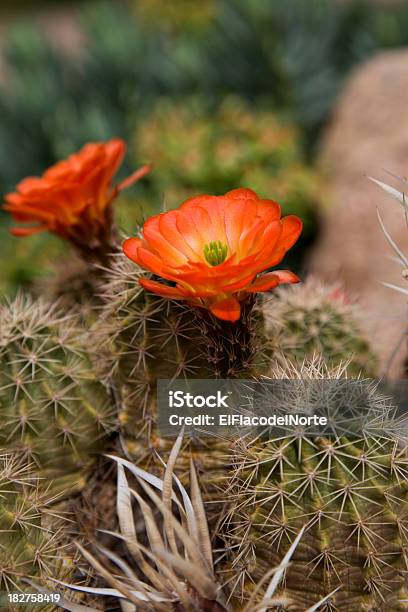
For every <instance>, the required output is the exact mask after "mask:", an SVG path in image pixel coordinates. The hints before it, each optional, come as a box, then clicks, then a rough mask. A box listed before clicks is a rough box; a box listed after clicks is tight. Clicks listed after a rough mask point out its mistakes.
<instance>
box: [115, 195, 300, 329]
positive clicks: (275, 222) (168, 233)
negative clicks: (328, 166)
mask: <svg viewBox="0 0 408 612" xmlns="http://www.w3.org/2000/svg"><path fill="white" fill-rule="evenodd" d="M301 230H302V222H301V220H300V219H299V218H298V217H295V216H287V217H283V218H281V210H280V206H279V204H277V203H276V202H274V201H273V200H262V199H260V198H259V197H258V196H257V195H256V193H254V192H253V191H252V190H251V189H235V190H234V191H229V192H228V193H227V194H225V195H224V196H209V195H202V196H198V197H195V198H190V199H189V200H187V201H186V202H184V204H182V205H181V206H180V208H178V209H177V210H171V211H169V212H166V213H162V214H160V215H157V216H155V217H151V218H150V219H148V221H146V223H145V224H144V226H143V231H142V237H141V238H129V239H128V240H126V241H125V243H124V245H123V250H124V252H125V254H126V255H127V257H129V258H130V259H132V260H133V261H134V262H136V263H138V264H139V265H140V266H142V267H144V268H147V269H148V270H150V271H151V272H153V274H155V275H157V276H160V277H162V278H163V279H166V280H168V281H170V282H171V283H173V284H175V285H167V284H163V283H161V282H158V281H156V280H150V279H142V280H140V284H141V285H142V286H143V287H144V288H145V289H147V290H149V291H151V292H153V293H156V294H157V295H160V296H162V297H166V298H171V299H174V300H187V301H188V302H190V303H192V304H194V305H197V306H201V307H204V308H207V309H209V310H210V311H211V312H212V313H213V314H214V315H215V316H216V317H218V318H219V319H224V320H226V321H237V320H238V319H239V317H240V302H242V301H243V300H245V299H246V298H247V297H248V295H249V294H253V293H257V292H261V291H268V290H270V289H272V288H273V287H276V286H277V285H279V284H281V283H296V282H298V281H299V279H298V277H297V276H296V275H295V274H293V272H289V271H288V270H275V271H273V272H267V273H265V274H260V273H261V272H264V271H265V270H267V269H268V268H271V267H272V266H276V265H277V264H278V263H279V262H280V261H281V260H282V258H283V257H284V255H285V253H286V251H288V249H290V248H291V247H292V246H293V244H294V243H295V242H296V240H297V239H298V237H299V235H300V233H301Z"/></svg>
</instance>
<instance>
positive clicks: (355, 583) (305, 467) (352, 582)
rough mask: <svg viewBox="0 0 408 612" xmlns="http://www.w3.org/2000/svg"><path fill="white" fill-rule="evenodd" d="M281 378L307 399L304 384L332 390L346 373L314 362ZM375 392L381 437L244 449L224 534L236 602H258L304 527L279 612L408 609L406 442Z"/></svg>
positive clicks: (265, 442) (371, 404) (371, 407)
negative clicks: (261, 585)
mask: <svg viewBox="0 0 408 612" xmlns="http://www.w3.org/2000/svg"><path fill="white" fill-rule="evenodd" d="M275 375H276V376H277V377H278V378H285V377H287V378H301V379H302V385H301V386H300V387H299V389H302V388H303V389H304V386H303V383H304V379H307V378H310V379H311V380H316V379H319V378H320V379H322V380H323V383H324V384H326V383H327V380H325V379H327V378H333V379H334V380H336V379H340V378H341V377H342V376H343V375H344V371H342V370H341V368H337V369H336V370H334V371H329V370H328V369H327V368H326V367H325V366H324V365H323V364H322V363H321V362H318V361H314V362H312V363H311V364H309V365H305V364H304V365H303V367H302V368H300V369H296V367H292V368H291V369H289V370H286V371H284V370H281V369H278V370H276V372H275ZM333 382H334V381H333ZM343 382H344V381H343ZM346 382H347V381H346ZM339 383H340V381H339ZM367 389H368V391H367V396H366V406H365V410H366V417H367V419H368V420H367V421H366V422H367V423H368V424H370V423H377V429H376V430H375V431H370V427H369V426H368V427H367V429H365V430H363V433H360V435H358V436H357V435H354V436H352V437H350V436H349V437H348V436H347V434H346V432H345V431H344V429H346V428H344V427H342V426H341V425H338V426H337V430H336V429H335V430H334V433H333V435H332V436H320V437H319V436H314V437H308V436H306V435H304V434H302V433H299V432H295V431H294V432H293V435H292V434H290V433H289V434H288V435H287V436H286V437H285V436H283V437H280V438H275V439H274V438H272V439H270V438H265V439H262V438H258V439H256V440H254V441H252V442H251V441H249V440H248V439H245V438H241V439H239V440H238V441H237V447H236V449H235V453H234V454H235V458H234V460H233V464H234V472H233V475H232V476H231V478H230V479H229V481H228V483H229V484H228V487H227V489H226V494H227V495H228V497H229V498H232V499H233V500H234V502H233V504H232V508H231V509H230V511H229V514H228V516H226V518H225V521H224V523H223V527H222V529H221V532H222V533H223V535H224V538H225V540H226V542H227V545H228V547H229V548H230V550H231V551H232V553H233V554H232V555H231V565H230V567H229V569H230V570H231V569H232V571H233V574H234V579H233V582H232V584H233V585H234V586H233V589H232V590H233V595H234V597H236V598H237V600H239V601H242V600H243V599H245V598H246V597H248V596H249V595H250V593H251V590H252V585H253V582H254V581H255V582H256V581H257V580H258V579H259V577H260V576H262V574H263V573H264V572H265V570H266V569H267V568H269V567H271V565H274V564H277V563H279V561H280V560H281V559H282V558H283V556H284V554H285V552H286V551H287V550H288V548H289V546H290V544H291V542H293V540H294V538H295V537H296V534H297V533H298V531H299V529H300V528H301V527H303V526H305V533H304V535H303V537H302V540H301V542H300V544H299V546H298V548H297V550H296V552H295V553H294V555H293V558H292V563H291V566H290V567H289V568H288V570H287V572H286V578H285V583H284V584H283V585H282V587H281V595H282V598H283V600H285V601H286V602H287V603H286V604H285V605H284V606H282V607H281V608H279V609H280V610H288V611H289V610H290V611H294V612H304V610H306V609H308V608H309V607H310V606H313V605H315V604H316V602H318V601H320V600H322V599H325V600H326V609H327V610H347V611H348V612H360V611H371V612H374V611H376V612H386V611H388V610H393V611H395V612H396V611H398V610H404V609H406V603H404V601H405V600H407V599H408V580H407V570H408V563H407V555H406V551H407V544H408V504H407V492H408V480H407V476H408V452H407V442H406V440H403V439H398V438H397V435H396V433H395V423H394V429H393V427H392V423H393V422H392V418H391V417H392V414H391V413H392V406H391V405H390V401H389V400H387V399H386V398H384V397H382V396H381V395H379V394H378V392H377V391H376V390H375V389H374V388H372V387H370V386H368V387H367ZM338 390H339V389H336V392H338ZM302 393H303V395H302ZM302 397H303V402H304V390H303V392H300V396H299V399H302ZM321 399H322V397H320V399H319V398H317V404H316V405H318V402H319V401H320V400H321ZM339 420H340V419H338V421H339ZM387 421H389V423H390V424H391V426H390V429H389V430H388V432H387V427H386V423H387ZM378 425H380V427H379V428H378ZM335 427H336V424H335ZM319 609H320V608H319Z"/></svg>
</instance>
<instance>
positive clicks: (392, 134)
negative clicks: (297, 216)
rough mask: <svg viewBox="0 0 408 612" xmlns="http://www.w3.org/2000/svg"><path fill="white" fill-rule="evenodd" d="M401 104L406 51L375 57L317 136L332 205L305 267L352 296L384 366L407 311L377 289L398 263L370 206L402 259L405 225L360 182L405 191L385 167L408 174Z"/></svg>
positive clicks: (395, 209) (397, 297)
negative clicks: (337, 282) (380, 182)
mask: <svg viewBox="0 0 408 612" xmlns="http://www.w3.org/2000/svg"><path fill="white" fill-rule="evenodd" d="M407 100H408V52H407V51H402V50H401V51H399V50H398V51H392V52H382V53H380V54H378V55H376V56H375V57H374V59H372V60H370V61H368V62H367V63H366V64H364V65H362V66H361V67H360V68H359V69H357V70H356V71H355V73H354V74H353V75H352V77H351V79H350V81H349V83H348V84H347V85H346V87H345V90H344V92H343V95H342V96H341V98H340V100H339V102H338V104H337V108H336V109H335V112H334V114H333V120H332V123H331V125H330V126H329V128H328V130H327V133H326V135H325V137H324V139H323V146H322V150H321V164H322V166H323V168H324V170H325V171H326V173H327V175H328V177H329V183H330V185H331V193H332V201H331V202H330V203H329V205H328V207H327V209H326V211H325V212H324V213H323V223H322V232H321V237H320V239H319V241H318V244H317V246H316V248H315V250H314V251H313V253H312V255H311V259H310V262H309V269H310V270H311V271H312V272H313V273H315V274H317V275H318V276H320V278H322V279H324V280H333V279H336V280H341V281H343V282H344V285H345V288H346V289H347V290H349V291H350V292H351V293H352V294H353V295H357V297H359V299H360V304H361V307H362V312H363V313H364V321H365V322H364V325H365V329H366V332H367V334H368V336H369V338H370V339H371V342H372V344H373V347H374V349H376V350H377V352H378V353H379V356H380V359H381V364H382V367H383V368H385V367H386V366H388V365H389V360H390V356H391V355H392V353H393V351H394V350H395V349H396V346H397V344H398V342H399V341H401V338H402V336H403V334H404V329H406V327H407V325H408V309H407V307H406V302H407V299H406V298H405V296H404V295H403V294H401V293H398V292H396V291H393V290H391V289H388V288H386V287H384V286H383V285H381V281H386V282H389V283H393V284H397V285H404V282H405V283H406V281H404V280H403V279H402V275H401V272H402V269H401V266H400V265H399V264H398V263H396V262H395V261H393V260H392V256H393V252H392V250H391V248H390V247H389V245H388V243H387V241H386V239H385V237H384V234H383V233H382V231H381V228H380V225H379V222H378V219H377V214H376V207H377V206H378V208H379V210H380V212H381V214H382V217H383V220H384V223H385V225H386V227H387V229H388V231H389V232H390V234H391V235H392V236H393V238H394V240H395V241H396V242H397V243H398V244H399V246H400V247H401V249H402V250H403V251H404V252H405V253H407V255H408V228H407V226H406V224H405V218H404V214H403V210H402V207H401V206H400V205H399V204H398V203H397V202H396V201H395V200H394V199H392V198H391V197H390V196H388V195H387V194H385V193H384V192H383V191H382V190H381V189H380V188H379V187H377V186H376V185H374V184H373V183H371V182H370V181H369V180H368V179H367V178H366V177H367V175H369V176H370V175H371V176H373V177H376V178H379V179H380V180H383V181H384V182H387V183H390V182H393V183H394V186H396V187H397V188H398V187H399V188H400V189H404V187H401V186H398V185H397V184H396V182H395V180H394V179H392V177H390V176H389V175H387V174H386V173H385V172H384V169H386V170H389V171H391V172H393V173H395V174H398V175H400V176H407V175H408V103H407ZM406 188H407V186H405V189H406ZM406 286H407V287H408V283H406ZM406 348H407V345H406V340H405V339H403V340H402V341H401V346H400V349H399V350H398V351H397V354H396V355H395V358H394V359H393V361H392V364H391V367H390V368H389V373H390V375H392V376H394V377H395V376H400V375H401V373H402V371H403V364H404V360H405V359H406V354H407V351H406Z"/></svg>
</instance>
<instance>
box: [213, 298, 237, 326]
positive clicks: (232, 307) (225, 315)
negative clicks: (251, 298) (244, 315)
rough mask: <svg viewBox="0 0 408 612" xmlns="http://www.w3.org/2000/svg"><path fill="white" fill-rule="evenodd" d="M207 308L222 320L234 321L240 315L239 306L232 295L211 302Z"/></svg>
mask: <svg viewBox="0 0 408 612" xmlns="http://www.w3.org/2000/svg"><path fill="white" fill-rule="evenodd" d="M209 309H210V311H211V312H212V313H213V315H214V316H215V317H217V319H222V320H223V321H231V322H233V323H234V322H235V321H238V319H239V317H240V316H241V306H240V305H239V302H238V300H237V298H236V297H234V296H231V297H229V298H226V299H224V300H220V301H219V302H215V303H214V304H211V305H210V307H209Z"/></svg>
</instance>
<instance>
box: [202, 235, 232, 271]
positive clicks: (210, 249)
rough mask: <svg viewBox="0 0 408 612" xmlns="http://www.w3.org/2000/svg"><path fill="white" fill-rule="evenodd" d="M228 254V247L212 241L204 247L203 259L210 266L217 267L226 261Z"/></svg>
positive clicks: (218, 241) (217, 241) (219, 241)
mask: <svg viewBox="0 0 408 612" xmlns="http://www.w3.org/2000/svg"><path fill="white" fill-rule="evenodd" d="M227 254H228V246H227V245H226V244H225V243H223V242H221V240H212V241H211V242H209V243H208V244H206V245H204V257H205V260H206V261H207V263H209V264H210V266H218V265H219V264H222V262H223V261H225V260H226V258H227Z"/></svg>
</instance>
